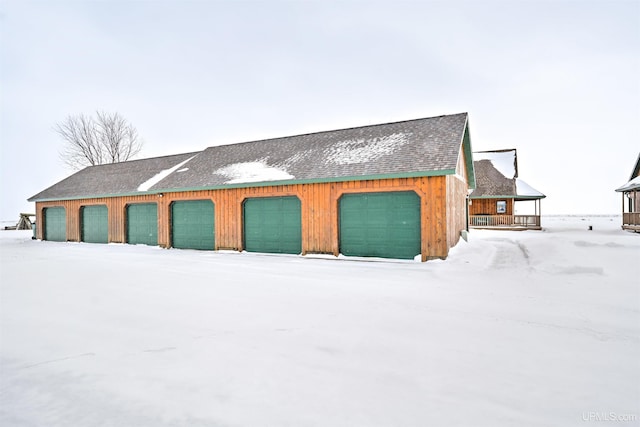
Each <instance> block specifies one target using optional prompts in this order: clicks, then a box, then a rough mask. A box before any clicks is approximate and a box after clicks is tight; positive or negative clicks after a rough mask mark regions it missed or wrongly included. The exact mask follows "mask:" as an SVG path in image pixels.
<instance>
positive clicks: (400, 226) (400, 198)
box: [339, 191, 420, 259]
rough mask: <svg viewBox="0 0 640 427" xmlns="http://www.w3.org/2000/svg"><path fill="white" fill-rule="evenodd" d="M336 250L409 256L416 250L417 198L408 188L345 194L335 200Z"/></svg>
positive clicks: (417, 247) (417, 233) (418, 235)
mask: <svg viewBox="0 0 640 427" xmlns="http://www.w3.org/2000/svg"><path fill="white" fill-rule="evenodd" d="M339 220H340V229H339V233H340V235H339V239H340V252H342V253H343V254H345V255H351V256H376V257H385V258H406V259H411V258H413V257H414V256H416V255H418V254H419V253H420V198H419V196H418V195H417V194H416V193H415V192H412V191H409V192H406V191H405V192H389V193H357V194H346V195H343V196H342V197H341V198H340V203H339Z"/></svg>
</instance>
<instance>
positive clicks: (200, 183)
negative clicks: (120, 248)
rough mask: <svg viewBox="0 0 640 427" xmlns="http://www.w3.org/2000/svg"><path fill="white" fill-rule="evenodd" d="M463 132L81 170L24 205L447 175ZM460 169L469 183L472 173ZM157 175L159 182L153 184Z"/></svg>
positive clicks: (423, 127) (463, 121)
mask: <svg viewBox="0 0 640 427" xmlns="http://www.w3.org/2000/svg"><path fill="white" fill-rule="evenodd" d="M466 131H467V114H466V113H461V114H455V115H448V116H439V117H432V118H425V119H417V120H408V121H403V122H395V123H387V124H380V125H372V126H363V127H356V128H349V129H341V130H334V131H326V132H318V133H311V134H305V135H297V136H289V137H284V138H275V139H268V140H262V141H254V142H245V143H240V144H232V145H221V146H215V147H209V148H207V149H206V150H204V151H202V152H199V153H189V154H181V155H176V156H168V157H161V158H156V159H146V160H136V161H131V162H124V163H118V164H112V165H102V166H93V167H89V168H86V169H84V170H82V171H80V172H78V173H76V174H75V175H72V176H71V177H69V178H67V179H65V180H63V181H61V182H59V183H58V184H55V185H53V186H52V187H50V188H48V189H47V190H44V191H43V192H41V193H39V194H37V195H35V196H33V197H32V198H30V199H29V200H30V201H35V200H48V199H54V200H55V199H62V198H70V197H73V198H79V197H89V196H92V197H96V196H100V195H119V194H132V193H138V192H140V193H143V194H144V192H145V191H149V192H159V191H175V190H180V189H199V188H224V187H227V186H252V185H258V183H275V182H277V183H278V184H283V183H290V182H313V181H318V182H322V181H333V180H347V179H374V178H383V177H389V176H420V175H445V174H453V173H455V168H456V164H457V162H458V156H459V153H460V149H461V147H462V144H463V142H464V141H466V145H467V146H466V147H465V149H466V150H467V151H468V155H467V157H469V158H470V155H469V154H470V150H471V148H470V146H469V145H470V143H469V142H468V141H469V139H468V135H467V138H465V132H466ZM186 160H188V161H186ZM185 161H186V163H184V164H181V163H182V162H185ZM178 165H180V166H179V167H177V166H178ZM467 167H468V168H469V169H470V175H471V176H472V177H473V173H472V172H473V169H472V168H473V165H472V164H468V165H467ZM171 168H174V170H172V171H168V169H171ZM162 171H165V174H166V175H167V176H166V177H162V179H160V178H161V176H160V175H158V174H159V173H160V172H162ZM154 176H155V177H156V179H155V180H151V181H149V180H150V179H151V178H153V177H154ZM145 181H146V182H147V185H144V186H142V187H141V185H142V184H143V183H144V182H145ZM156 181H157V182H156ZM151 184H152V185H151ZM263 185H264V184H263Z"/></svg>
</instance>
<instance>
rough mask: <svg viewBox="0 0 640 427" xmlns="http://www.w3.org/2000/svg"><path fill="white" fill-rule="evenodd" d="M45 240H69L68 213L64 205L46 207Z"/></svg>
mask: <svg viewBox="0 0 640 427" xmlns="http://www.w3.org/2000/svg"><path fill="white" fill-rule="evenodd" d="M44 240H52V241H54V242H66V241H67V213H66V211H65V210H64V208H63V207H55V208H45V210H44Z"/></svg>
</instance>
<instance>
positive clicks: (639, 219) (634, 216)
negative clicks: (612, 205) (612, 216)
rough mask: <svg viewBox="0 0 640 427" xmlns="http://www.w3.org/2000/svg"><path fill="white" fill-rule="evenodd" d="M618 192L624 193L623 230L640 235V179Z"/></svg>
mask: <svg viewBox="0 0 640 427" xmlns="http://www.w3.org/2000/svg"><path fill="white" fill-rule="evenodd" d="M616 191H618V192H620V193H622V229H623V230H631V231H635V232H637V233H640V177H638V178H635V179H633V180H632V181H630V182H628V183H627V184H626V185H623V186H622V187H620V188H618V189H617V190H616Z"/></svg>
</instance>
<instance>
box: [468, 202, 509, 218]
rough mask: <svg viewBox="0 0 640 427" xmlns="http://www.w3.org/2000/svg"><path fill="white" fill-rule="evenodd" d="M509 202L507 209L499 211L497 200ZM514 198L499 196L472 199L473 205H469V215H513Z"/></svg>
mask: <svg viewBox="0 0 640 427" xmlns="http://www.w3.org/2000/svg"><path fill="white" fill-rule="evenodd" d="M498 201H505V202H507V211H506V212H504V213H501V214H499V213H498V207H497V202H498ZM513 204H514V200H513V199H506V198H498V199H472V200H471V205H469V215H513Z"/></svg>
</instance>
